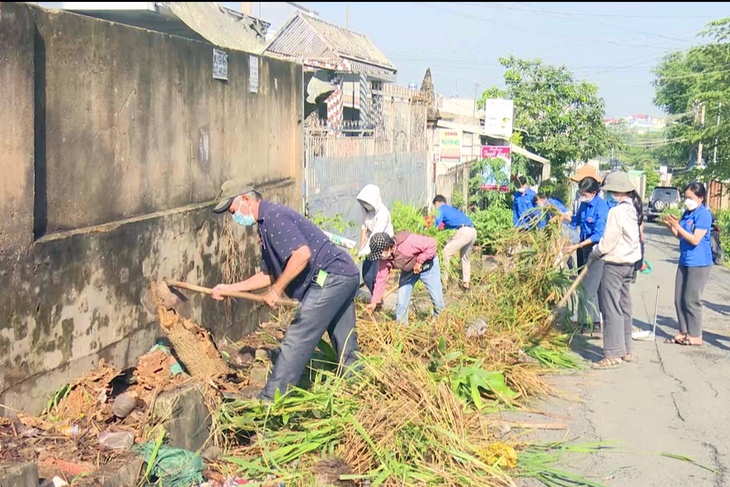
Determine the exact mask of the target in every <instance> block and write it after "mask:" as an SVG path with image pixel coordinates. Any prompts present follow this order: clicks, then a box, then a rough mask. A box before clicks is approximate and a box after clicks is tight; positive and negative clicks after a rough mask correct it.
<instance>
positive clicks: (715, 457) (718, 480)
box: [702, 443, 727, 487]
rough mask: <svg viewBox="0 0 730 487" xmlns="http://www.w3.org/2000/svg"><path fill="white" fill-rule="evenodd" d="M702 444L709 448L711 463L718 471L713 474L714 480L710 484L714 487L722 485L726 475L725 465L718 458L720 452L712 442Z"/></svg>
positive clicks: (721, 486)
mask: <svg viewBox="0 0 730 487" xmlns="http://www.w3.org/2000/svg"><path fill="white" fill-rule="evenodd" d="M702 445H703V446H704V447H705V448H707V449H709V450H710V453H711V456H712V464H713V466H714V467H715V469H716V470H718V471H719V472H720V473H718V474H715V481H714V482H713V484H712V485H713V486H714V487H723V486H724V485H725V477H726V476H727V467H725V465H723V463H722V461H721V460H720V452H718V450H717V447H716V446H715V445H713V444H712V443H702Z"/></svg>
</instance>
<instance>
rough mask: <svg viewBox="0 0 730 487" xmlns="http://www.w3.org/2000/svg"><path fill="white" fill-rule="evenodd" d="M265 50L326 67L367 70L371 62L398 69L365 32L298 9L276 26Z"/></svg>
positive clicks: (391, 71)
mask: <svg viewBox="0 0 730 487" xmlns="http://www.w3.org/2000/svg"><path fill="white" fill-rule="evenodd" d="M266 51H267V52H271V53H275V54H279V55H284V56H287V57H290V58H296V59H298V60H300V61H301V62H302V63H304V64H312V65H316V66H318V67H323V68H326V69H336V70H348V71H350V70H351V71H352V72H367V71H368V70H369V68H368V66H373V67H376V68H380V69H378V70H377V71H378V72H381V73H382V71H383V70H386V71H388V72H390V73H391V74H394V73H396V71H397V70H396V67H395V66H394V65H393V63H391V62H390V60H389V59H388V58H387V57H386V56H385V54H383V52H382V51H380V50H379V49H378V48H377V47H375V44H373V43H372V41H371V40H370V39H369V38H368V37H367V36H365V35H363V34H359V33H357V32H353V31H351V30H347V29H343V28H342V27H338V26H336V25H333V24H330V23H328V22H325V21H323V20H320V19H315V18H314V17H311V16H309V15H306V14H303V13H301V12H297V13H296V14H295V15H294V16H293V17H292V18H291V19H289V21H287V23H286V24H284V26H283V27H282V28H281V29H279V31H278V32H277V34H276V36H275V37H274V38H273V39H271V41H270V42H269V44H268V46H267V47H266ZM366 65H367V66H366Z"/></svg>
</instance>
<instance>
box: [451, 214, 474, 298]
mask: <svg viewBox="0 0 730 487" xmlns="http://www.w3.org/2000/svg"><path fill="white" fill-rule="evenodd" d="M476 239H477V231H476V230H475V229H474V228H473V227H461V228H460V229H458V230H457V231H456V233H454V236H453V237H451V239H449V241H448V242H447V243H446V245H445V246H444V282H448V280H449V263H450V262H451V258H452V257H453V256H455V255H456V253H457V252H460V253H461V280H462V281H463V282H465V283H467V284H469V281H470V280H471V260H470V257H471V251H472V249H473V248H474V242H476Z"/></svg>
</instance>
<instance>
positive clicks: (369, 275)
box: [362, 259, 380, 295]
mask: <svg viewBox="0 0 730 487" xmlns="http://www.w3.org/2000/svg"><path fill="white" fill-rule="evenodd" d="M379 267H380V261H379V260H367V259H365V260H364V261H363V262H362V280H363V281H365V286H367V288H368V290H369V291H370V294H371V295H372V294H373V290H374V289H375V277H376V276H377V275H378V268H379Z"/></svg>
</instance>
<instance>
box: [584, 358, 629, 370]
mask: <svg viewBox="0 0 730 487" xmlns="http://www.w3.org/2000/svg"><path fill="white" fill-rule="evenodd" d="M622 362H623V360H621V359H620V358H603V359H601V360H599V361H598V362H593V363H592V364H591V368H592V369H598V370H605V369H616V368H618V367H621V363H622Z"/></svg>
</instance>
